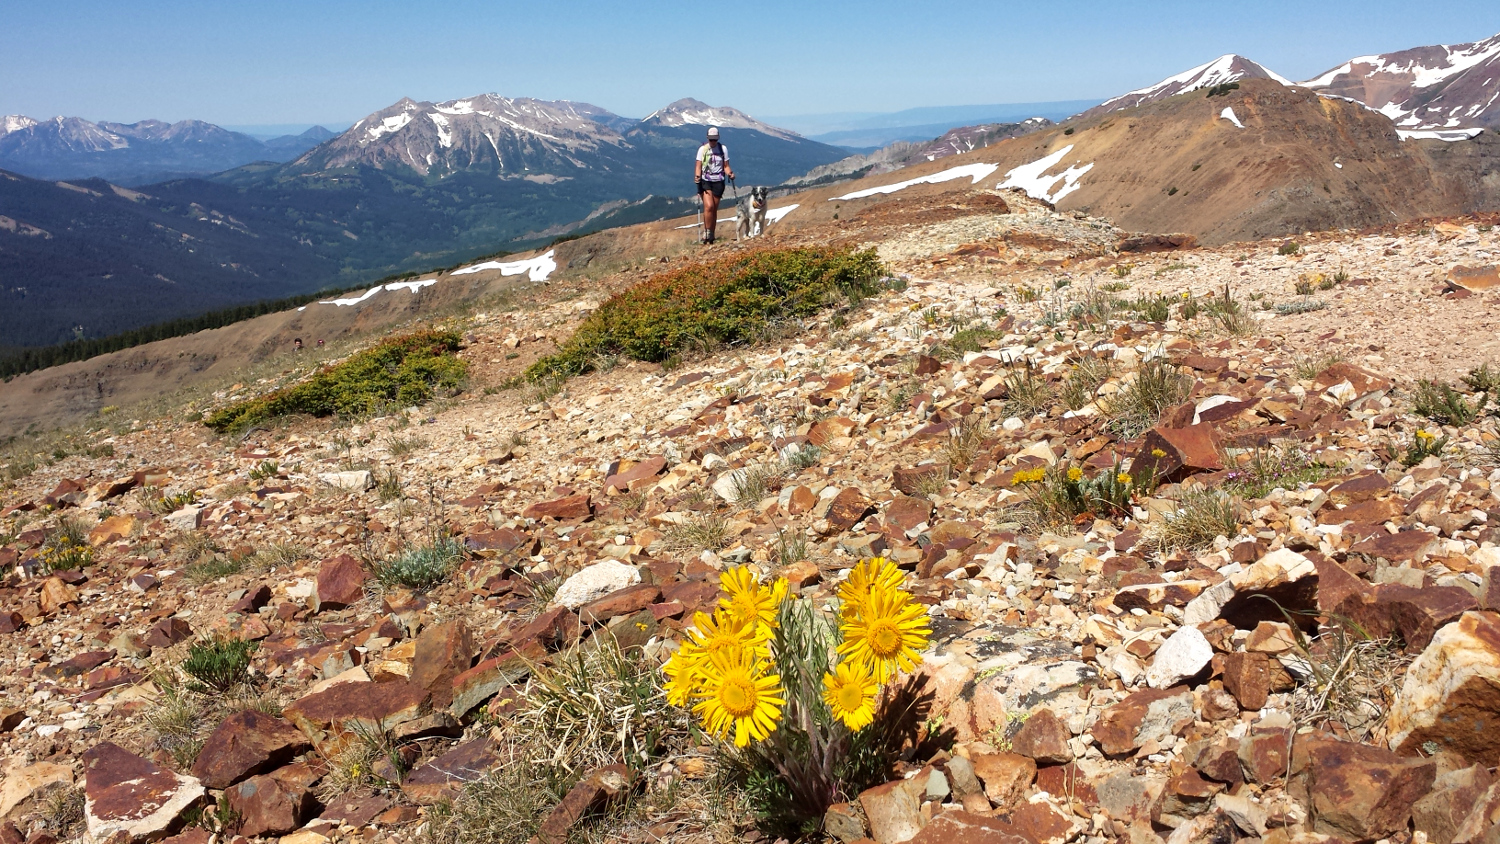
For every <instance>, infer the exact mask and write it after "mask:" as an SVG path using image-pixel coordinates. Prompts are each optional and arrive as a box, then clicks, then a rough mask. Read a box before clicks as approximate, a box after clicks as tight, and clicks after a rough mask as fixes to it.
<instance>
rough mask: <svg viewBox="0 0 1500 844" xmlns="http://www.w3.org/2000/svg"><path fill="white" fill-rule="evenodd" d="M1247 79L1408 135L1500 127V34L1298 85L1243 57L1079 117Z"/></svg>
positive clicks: (1450, 135) (1390, 57)
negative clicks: (1374, 117) (1351, 109)
mask: <svg viewBox="0 0 1500 844" xmlns="http://www.w3.org/2000/svg"><path fill="white" fill-rule="evenodd" d="M1247 79H1270V80H1273V81H1275V82H1279V83H1281V84H1282V85H1288V86H1290V85H1297V86H1299V87H1303V88H1310V89H1312V90H1313V91H1316V92H1317V93H1319V94H1322V95H1324V96H1330V97H1338V98H1340V99H1345V100H1351V101H1353V102H1357V103H1360V104H1362V105H1364V106H1367V107H1369V108H1371V109H1374V110H1376V111H1378V112H1380V113H1381V114H1384V115H1385V116H1386V117H1389V118H1390V119H1391V120H1392V121H1393V122H1394V123H1395V124H1396V128H1397V130H1398V131H1400V132H1402V133H1403V135H1404V136H1411V135H1412V134H1413V133H1420V134H1419V135H1418V137H1422V138H1426V139H1431V140H1459V139H1467V138H1471V137H1473V136H1474V135H1476V134H1478V133H1477V132H1476V131H1475V130H1479V129H1484V128H1500V35H1495V36H1493V37H1491V38H1487V39H1485V40H1483V41H1475V42H1472V43H1468V44H1455V45H1447V44H1437V45H1433V46H1428V47H1414V48H1412V49H1409V50H1401V51H1399V52H1394V53H1382V54H1379V55H1372V56H1359V57H1357V58H1353V59H1350V60H1349V61H1347V62H1344V63H1343V64H1341V65H1339V66H1337V67H1335V68H1333V69H1331V70H1329V71H1327V72H1326V73H1323V74H1321V75H1319V76H1317V77H1314V78H1313V79H1309V80H1307V81H1305V82H1300V83H1293V82H1292V81H1290V80H1288V79H1286V78H1285V77H1283V76H1280V75H1279V74H1277V73H1275V72H1273V71H1271V70H1268V69H1267V68H1265V67H1264V66H1262V65H1260V64H1257V63H1256V62H1254V61H1251V60H1250V59H1247V58H1245V57H1244V56H1236V55H1233V54H1231V55H1226V56H1220V57H1219V58H1217V59H1214V60H1213V61H1211V62H1209V63H1208V64H1204V65H1199V66H1198V67H1195V68H1192V69H1191V70H1187V71H1184V72H1183V73H1180V74H1177V75H1176V76H1170V77H1168V78H1166V79H1163V80H1162V81H1160V82H1158V83H1156V84H1155V85H1151V86H1149V87H1146V88H1141V89H1139V90H1136V91H1131V92H1129V93H1126V94H1121V95H1120V96H1118V97H1114V98H1111V99H1108V100H1105V101H1104V102H1103V103H1100V104H1099V105H1097V106H1095V107H1093V108H1091V109H1089V110H1087V111H1085V112H1083V113H1081V114H1079V115H1077V116H1078V117H1080V118H1089V117H1095V116H1097V115H1100V114H1108V113H1109V112H1112V111H1119V110H1121V109H1126V108H1134V107H1136V106H1143V105H1148V104H1150V103H1155V102H1160V101H1162V100H1165V99H1168V98H1170V97H1175V96H1178V95H1179V94H1185V93H1188V92H1190V91H1197V90H1201V89H1204V88H1213V87H1214V86H1219V85H1222V86H1228V85H1230V84H1233V83H1237V82H1241V81H1243V80H1247Z"/></svg>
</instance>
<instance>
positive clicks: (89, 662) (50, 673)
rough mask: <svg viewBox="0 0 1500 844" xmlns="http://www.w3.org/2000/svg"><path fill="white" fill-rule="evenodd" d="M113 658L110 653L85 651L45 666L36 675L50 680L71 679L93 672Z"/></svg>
mask: <svg viewBox="0 0 1500 844" xmlns="http://www.w3.org/2000/svg"><path fill="white" fill-rule="evenodd" d="M113 656H114V654H113V653H112V652H110V651H85V652H84V653H81V654H79V655H78V656H75V657H73V658H72V659H70V660H66V661H64V662H56V663H53V664H51V665H48V666H45V667H43V668H42V669H41V670H39V671H38V672H37V673H38V674H40V675H42V676H43V677H46V678H48V679H50V680H63V679H71V678H73V677H78V676H80V675H83V674H87V673H88V672H90V671H93V670H94V669H95V668H98V667H99V666H101V665H103V664H104V663H106V662H109V660H110V658H111V657H113Z"/></svg>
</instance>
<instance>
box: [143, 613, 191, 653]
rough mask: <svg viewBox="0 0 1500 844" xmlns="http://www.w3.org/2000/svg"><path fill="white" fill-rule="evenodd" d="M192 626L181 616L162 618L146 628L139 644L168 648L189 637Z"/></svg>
mask: <svg viewBox="0 0 1500 844" xmlns="http://www.w3.org/2000/svg"><path fill="white" fill-rule="evenodd" d="M192 635H193V628H192V627H191V626H190V625H189V624H188V623H187V619H183V618H164V619H162V620H161V621H158V622H157V623H155V624H153V625H151V626H150V627H149V628H147V629H146V635H145V636H144V637H142V638H141V644H143V645H145V646H146V647H148V648H170V647H172V646H173V645H175V644H177V643H178V642H181V641H184V640H186V639H189V638H191V637H192Z"/></svg>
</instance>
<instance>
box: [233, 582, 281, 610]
mask: <svg viewBox="0 0 1500 844" xmlns="http://www.w3.org/2000/svg"><path fill="white" fill-rule="evenodd" d="M269 603H271V588H270V587H269V586H267V585H265V584H264V583H262V584H260V585H259V586H256V587H255V588H254V589H247V590H246V591H245V595H244V597H242V598H240V599H239V600H238V601H235V602H234V604H233V605H232V606H230V608H229V611H230V612H237V613H242V614H244V615H254V614H255V613H257V612H259V611H260V608H261V607H264V606H265V605H266V604H269Z"/></svg>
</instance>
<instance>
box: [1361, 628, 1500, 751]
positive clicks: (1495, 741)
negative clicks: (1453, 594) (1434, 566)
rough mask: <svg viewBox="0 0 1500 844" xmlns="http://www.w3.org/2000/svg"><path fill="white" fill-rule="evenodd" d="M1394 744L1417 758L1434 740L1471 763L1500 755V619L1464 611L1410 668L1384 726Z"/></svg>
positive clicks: (1398, 749) (1392, 745)
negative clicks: (1417, 754) (1425, 746)
mask: <svg viewBox="0 0 1500 844" xmlns="http://www.w3.org/2000/svg"><path fill="white" fill-rule="evenodd" d="M1386 730H1387V734H1388V735H1389V736H1390V745H1391V747H1392V748H1393V749H1395V750H1396V751H1397V752H1398V753H1401V754H1404V755H1413V754H1416V753H1418V752H1419V751H1421V750H1422V748H1423V746H1424V745H1426V744H1427V743H1428V742H1432V743H1434V744H1436V745H1437V747H1438V748H1440V749H1442V750H1447V751H1451V752H1454V753H1457V754H1459V755H1460V756H1462V757H1464V758H1465V759H1467V760H1469V762H1471V763H1475V764H1479V763H1482V764H1486V765H1489V764H1493V763H1494V761H1495V758H1496V756H1497V755H1500V615H1496V614H1495V613H1490V612H1479V611H1475V612H1466V613H1464V614H1463V616H1462V617H1460V618H1459V620H1458V621H1456V622H1454V623H1452V624H1449V625H1447V626H1446V627H1444V628H1442V629H1441V630H1439V631H1438V632H1437V633H1436V635H1434V636H1433V637H1432V641H1431V642H1430V643H1429V644H1428V645H1427V647H1426V649H1425V650H1423V651H1422V653H1421V654H1420V655H1418V656H1417V658H1416V660H1414V661H1413V662H1412V664H1411V665H1410V666H1408V667H1407V669H1406V679H1405V681H1404V682H1403V683H1402V684H1401V690H1400V691H1399V692H1398V693H1397V694H1396V699H1395V701H1394V702H1393V703H1392V705H1391V712H1390V717H1389V720H1388V721H1387V723H1386Z"/></svg>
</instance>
